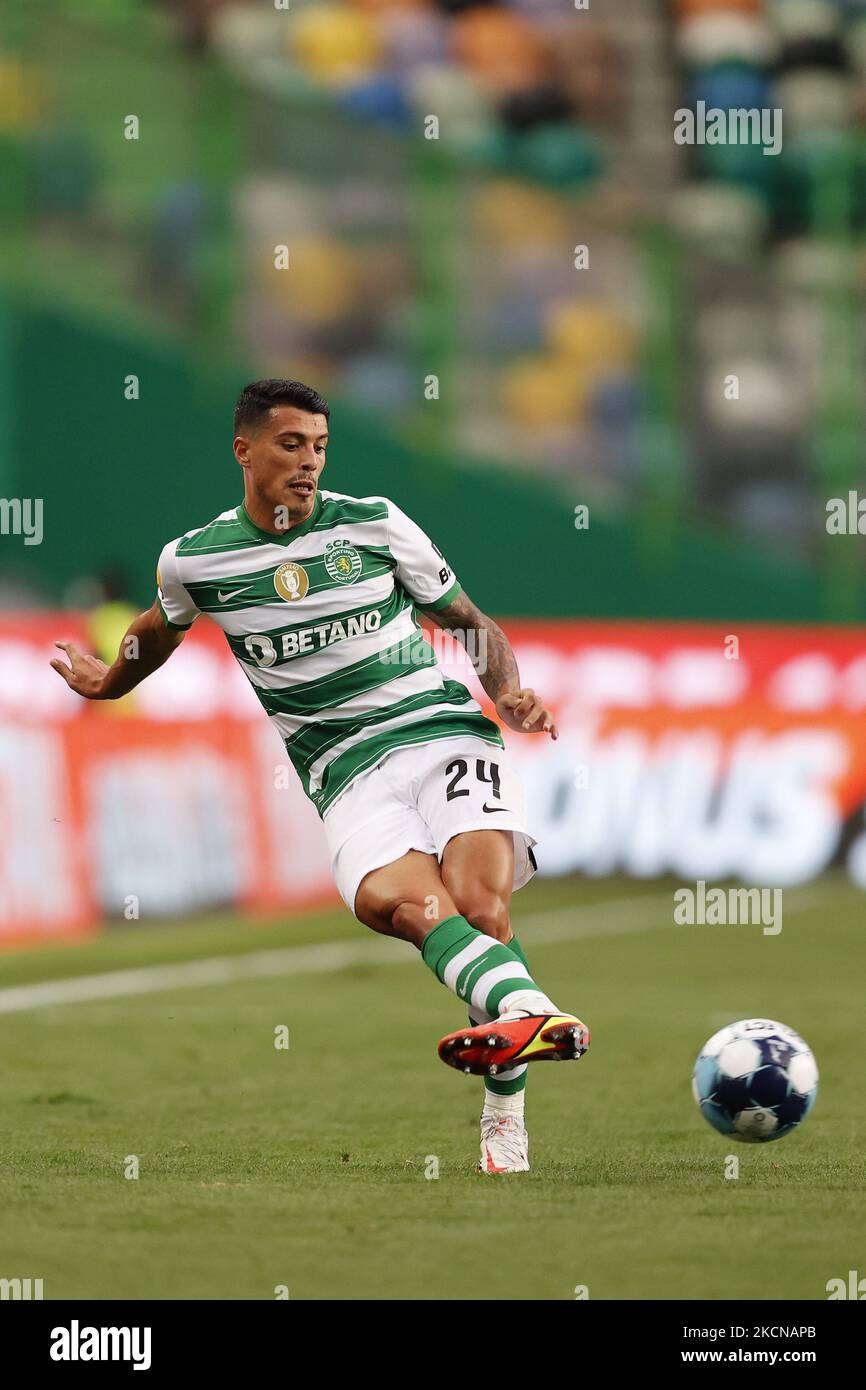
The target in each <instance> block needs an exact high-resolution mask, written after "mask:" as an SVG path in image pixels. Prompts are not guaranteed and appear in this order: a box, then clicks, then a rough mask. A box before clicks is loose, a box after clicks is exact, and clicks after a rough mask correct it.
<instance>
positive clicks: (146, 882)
mask: <svg viewBox="0 0 866 1390" xmlns="http://www.w3.org/2000/svg"><path fill="white" fill-rule="evenodd" d="M505 628H506V631H507V632H508V634H509V636H510V637H511V640H512V642H513V644H514V647H515V651H516V653H517V656H518V660H519V662H520V668H521V674H522V677H523V680H524V682H525V683H526V684H528V685H533V686H534V687H535V689H536V690H537V692H539V693H540V694H542V695H543V697H544V698H545V700H546V701H547V702H548V703H549V704H550V705H551V706H552V708H553V709H554V711H555V714H556V717H557V720H558V723H559V727H560V738H559V739H558V741H557V742H555V743H554V742H552V741H551V740H549V739H546V738H542V737H540V736H536V737H521V736H519V735H513V736H509V748H510V751H511V753H512V756H513V757H514V759H515V762H516V764H517V766H518V769H519V771H520V773H521V775H522V777H523V779H524V784H525V786H526V791H527V799H528V805H529V815H530V825H531V828H532V830H533V833H534V834H535V835H536V837H537V839H538V841H539V847H538V850H537V856H538V861H539V868H540V871H541V872H542V873H546V874H565V873H571V872H582V873H584V874H587V875H591V876H604V875H608V874H612V873H616V872H622V873H625V874H628V875H632V876H635V877H640V878H652V877H655V876H658V875H661V874H668V873H670V874H674V875H676V876H677V877H680V878H682V879H684V880H696V879H698V878H702V879H705V880H718V879H725V878H737V879H741V880H743V881H744V882H747V883H749V884H754V885H759V886H768V887H776V886H780V887H781V886H787V885H793V884H797V883H802V882H805V881H808V880H809V879H811V878H813V877H814V876H815V875H817V874H819V873H820V872H821V871H822V870H823V869H825V868H826V867H827V866H828V865H830V864H832V863H836V862H841V863H843V864H844V865H845V867H846V868H847V871H848V872H849V874H850V875H851V876H852V877H853V878H854V880H855V881H856V882H858V883H860V882H862V883H863V884H864V886H866V827H864V824H863V807H864V802H866V636H861V635H859V634H858V633H857V632H855V631H854V630H852V629H831V628H817V627H816V628H793V627H792V628H768V627H745V626H741V628H740V630H739V631H738V632H733V633H732V632H725V631H724V630H723V629H722V628H721V627H719V628H714V627H710V626H708V625H703V624H702V625H682V624H663V623H658V624H655V623H653V624H650V623H634V624H632V623H609V622H605V623H591V622H574V623H568V622H550V623H533V624H530V623H526V622H508V621H506V622H505ZM57 636H61V637H64V638H68V639H69V640H72V641H75V642H76V643H78V644H79V645H81V646H82V647H84V648H86V649H90V646H91V644H90V642H89V640H88V636H87V630H86V623H85V620H84V619H83V618H81V617H76V616H71V615H70V614H68V613H63V614H44V613H40V614H38V615H33V614H26V615H21V616H19V617H10V616H0V943H2V942H7V943H8V942H12V941H22V940H28V939H34V938H37V937H42V938H45V937H49V938H50V937H52V936H63V935H70V934H73V935H74V934H78V933H83V932H87V931H90V930H95V929H96V928H97V927H98V926H99V924H100V923H101V922H102V921H105V920H113V919H118V920H124V919H126V920H131V921H134V920H147V919H152V918H154V917H160V916H162V917H165V916H180V915H183V914H186V913H190V912H194V911H199V910H204V909H208V908H217V907H228V906H236V907H238V908H240V909H242V910H244V911H248V912H250V913H252V914H256V913H262V914H269V913H273V912H275V911H291V910H300V909H303V908H305V907H308V906H311V905H313V904H316V903H323V902H328V901H336V900H337V899H336V893H335V890H334V889H333V887H332V884H331V879H330V873H329V865H328V855H327V850H326V846H325V842H324V836H323V833H322V829H321V825H320V823H319V820H318V816H317V814H316V812H315V811H314V809H313V808H312V806H311V805H310V804H309V803H308V802H307V800H306V798H305V797H304V795H303V793H302V792H301V790H300V786H299V784H298V782H297V779H296V778H295V776H294V773H293V772H292V770H291V768H290V767H289V766H288V764H287V761H286V759H285V755H284V753H283V749H282V746H281V744H280V742H279V740H278V738H277V737H276V735H275V734H274V732H273V730H272V729H271V728H270V726H269V725H268V722H267V720H266V719H265V717H264V715H263V714H262V713H261V711H260V708H259V705H258V702H257V700H256V699H255V696H254V695H253V692H252V690H251V688H250V686H249V683H248V682H247V680H246V678H245V676H244V675H243V672H242V671H241V670H240V668H239V667H238V665H237V663H236V662H235V660H234V658H233V657H232V656H231V654H230V652H229V650H228V648H227V647H226V645H225V643H224V641H223V638H222V635H221V634H220V633H219V632H218V631H217V629H216V628H215V627H213V626H212V625H210V624H209V623H208V622H207V620H200V621H199V622H198V623H197V624H196V626H195V627H194V628H193V629H192V631H191V632H190V634H189V635H188V636H187V638H186V639H185V641H184V643H183V645H182V647H181V648H180V649H179V650H178V651H177V652H176V653H175V655H174V656H173V657H172V658H171V660H170V662H169V663H168V664H167V665H166V666H165V667H164V668H163V669H162V670H161V671H159V672H157V673H156V674H155V675H154V676H152V677H151V678H150V679H149V680H148V681H147V682H146V683H145V684H144V685H143V686H142V687H140V689H139V690H138V691H136V692H135V693H134V694H133V695H132V696H130V697H129V698H128V699H126V700H123V701H120V702H118V703H116V704H94V703H88V702H86V701H82V700H80V699H78V697H76V696H74V695H73V694H72V693H71V692H69V691H68V690H67V688H66V687H65V685H64V684H63V682H62V681H61V680H60V679H59V678H58V676H57V675H56V674H55V673H54V672H53V671H51V669H50V668H49V666H48V661H49V659H50V657H51V656H52V655H53V646H52V644H53V641H54V639H55V638H56V637H57ZM433 639H434V640H435V641H436V643H437V644H438V649H439V654H440V659H441V660H442V662H443V665H444V666H445V667H446V669H447V670H448V672H449V674H452V675H454V676H456V677H457V678H458V679H462V680H464V681H466V682H467V683H468V684H469V685H470V686H471V688H472V689H473V691H474V693H475V694H476V695H478V697H479V698H480V699H481V700H482V702H485V704H486V701H485V697H484V696H483V693H482V692H481V689H480V686H479V685H478V683H477V680H476V678H475V676H474V673H472V672H471V668H469V665H468V661H467V658H466V656H465V654H464V653H463V652H459V651H458V649H457V648H456V646H455V644H454V643H453V642H452V640H451V639H450V638H444V635H443V634H441V633H439V632H438V631H437V632H435V633H434V634H433ZM488 708H489V707H488Z"/></svg>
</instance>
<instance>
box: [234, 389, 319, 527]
mask: <svg viewBox="0 0 866 1390" xmlns="http://www.w3.org/2000/svg"><path fill="white" fill-rule="evenodd" d="M327 445H328V422H327V420H326V419H325V417H324V415H312V414H310V412H309V411H307V410H298V408H297V406H294V405H276V406H272V407H271V410H270V413H269V416H268V418H267V420H266V421H265V422H264V423H263V424H262V425H260V426H259V429H258V430H257V431H256V432H255V433H252V432H251V433H250V434H246V435H238V437H237V439H236V440H235V457H236V459H237V461H238V463H239V464H240V465H241V467H242V468H243V469H244V479H245V481H244V493H245V499H246V502H247V509H248V510H249V505H250V503H251V502H252V503H254V505H255V509H256V511H257V512H259V513H260V514H262V513H264V512H265V511H267V512H268V513H269V514H275V515H277V517H278V519H279V515H286V514H287V515H288V517H289V519H290V521H291V522H292V524H293V525H295V524H297V523H298V522H299V521H303V520H304V519H305V518H306V517H308V516H309V515H310V512H311V511H312V510H313V506H314V504H315V501H316V489H317V488H318V485H319V474H320V473H321V471H322V469H323V468H324V466H325V450H326V449H327ZM277 508H282V509H283V512H282V513H277ZM277 529H281V528H280V527H279V526H278V527H277Z"/></svg>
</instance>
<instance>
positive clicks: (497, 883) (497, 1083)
mask: <svg viewBox="0 0 866 1390" xmlns="http://www.w3.org/2000/svg"><path fill="white" fill-rule="evenodd" d="M442 881H443V883H444V884H445V887H446V888H447V889H448V892H449V895H450V897H451V898H452V900H453V902H454V903H455V904H456V906H457V910H458V912H460V913H461V915H462V916H463V917H465V918H466V920H467V922H469V923H470V924H471V925H472V926H473V927H475V928H476V930H478V931H483V932H485V933H486V934H487V935H488V936H492V937H495V938H496V940H497V941H503V942H505V944H506V945H509V946H510V947H511V949H512V950H513V951H515V952H516V953H517V955H518V956H519V958H520V960H521V961H522V962H523V964H524V965H525V966H526V967H527V969H528V968H529V962H528V961H527V959H526V956H525V955H524V953H523V950H522V949H521V947H520V944H519V942H518V940H517V938H516V936H515V935H514V932H513V930H512V927H511V919H510V906H511V890H512V884H513V882H514V838H513V836H512V834H511V832H510V831H508V830H470V831H466V832H465V833H464V834H461V835H455V836H454V838H453V839H451V840H449V841H448V844H447V845H446V846H445V850H444V853H443V855H442ZM469 1022H470V1023H471V1024H473V1025H478V1024H481V1023H492V1022H493V1018H492V1017H491V1015H490V1014H488V1013H486V1012H485V1011H484V1010H473V1009H471V1008H470V1010H469ZM526 1074H527V1064H526V1063H525V1062H521V1063H520V1064H519V1065H518V1066H516V1067H503V1068H502V1070H501V1071H499V1072H497V1074H496V1075H495V1076H490V1075H487V1076H486V1077H485V1078H484V1108H483V1110H482V1112H481V1163H480V1165H479V1167H480V1171H481V1172H483V1173H525V1172H527V1171H528V1170H529V1136H528V1135H527V1132H526V1122H525V1113H524V1112H525V1093H526Z"/></svg>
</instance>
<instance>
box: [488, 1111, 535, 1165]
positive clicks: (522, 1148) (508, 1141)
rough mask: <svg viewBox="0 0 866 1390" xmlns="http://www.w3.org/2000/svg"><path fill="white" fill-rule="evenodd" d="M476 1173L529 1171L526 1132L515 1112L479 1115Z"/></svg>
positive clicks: (527, 1136) (527, 1137)
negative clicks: (479, 1141) (478, 1158)
mask: <svg viewBox="0 0 866 1390" xmlns="http://www.w3.org/2000/svg"><path fill="white" fill-rule="evenodd" d="M478 1172H479V1173H528V1172H529V1135H528V1134H527V1133H526V1126H525V1125H524V1123H523V1121H522V1120H519V1119H518V1118H517V1116H516V1115H482V1116H481V1162H480V1163H479V1165H478Z"/></svg>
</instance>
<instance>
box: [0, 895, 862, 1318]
mask: <svg viewBox="0 0 866 1390" xmlns="http://www.w3.org/2000/svg"><path fill="white" fill-rule="evenodd" d="M641 891H643V892H645V893H646V900H645V904H643V905H638V907H637V909H635V908H634V907H632V908H630V909H626V910H623V909H622V908H621V907H620V906H618V903H619V901H620V900H621V899H622V898H623V897H624V896H634V895H635V894H638V893H640V892H641ZM862 901H863V900H862V895H860V894H858V893H857V892H856V891H855V890H853V889H852V888H851V887H849V886H848V885H846V884H845V883H843V882H842V881H841V880H827V881H825V882H823V883H822V884H820V885H817V886H813V887H811V888H809V889H808V890H804V891H803V892H801V893H795V892H793V891H792V892H790V893H786V895H785V912H786V916H785V924H784V929H783V931H782V933H781V935H780V936H778V937H775V938H773V937H764V936H762V935H761V932H760V929H759V928H754V927H728V928H713V927H695V928H687V927H675V926H673V925H672V901H671V896H670V891H669V889H667V888H665V887H664V886H662V888H661V889H660V887H659V885H653V886H651V887H649V888H648V889H645V890H640V889H638V888H635V886H634V885H631V886H628V885H624V884H622V883H619V884H614V885H601V884H584V883H579V882H576V881H573V880H572V881H561V882H558V883H543V884H542V883H537V884H535V885H533V886H532V887H530V888H529V889H528V890H526V891H525V892H524V893H522V894H520V895H518V897H517V898H516V899H515V908H516V914H515V916H516V921H517V926H518V930H519V929H520V920H519V919H520V916H521V915H523V916H526V915H527V914H530V915H531V916H532V919H533V921H532V923H531V924H529V925H528V926H527V929H526V931H525V933H522V935H523V937H524V944H525V946H526V948H527V951H528V953H529V955H530V959H531V961H532V963H533V968H534V973H535V974H536V976H537V978H538V979H539V982H540V983H542V984H543V985H544V986H545V987H546V988H548V989H549V990H550V992H551V993H553V994H554V996H555V997H556V998H557V1000H558V1001H560V1002H561V1003H562V1004H563V1006H564V1007H569V1008H574V1009H576V1010H577V1012H579V1013H581V1014H582V1016H583V1017H584V1018H586V1020H587V1021H588V1022H589V1023H590V1025H591V1026H592V1028H593V1034H594V1041H593V1046H592V1049H591V1052H590V1054H589V1055H588V1056H587V1057H586V1058H585V1059H584V1060H583V1061H582V1062H580V1063H579V1064H578V1065H567V1066H557V1067H548V1068H545V1067H541V1066H536V1067H535V1068H534V1069H532V1070H531V1072H530V1084H529V1102H528V1117H529V1124H530V1133H531V1136H532V1158H533V1164H534V1167H533V1171H532V1172H531V1173H530V1174H526V1175H521V1176H516V1177H513V1178H494V1179H489V1178H484V1177H480V1176H478V1175H476V1174H475V1173H474V1171H473V1165H474V1161H475V1158H476V1153H477V1115H478V1104H479V1088H480V1082H479V1081H478V1080H477V1079H472V1078H469V1077H463V1076H460V1075H458V1074H457V1073H456V1072H454V1071H451V1070H449V1069H447V1068H445V1067H443V1066H442V1065H441V1063H440V1062H439V1061H438V1060H437V1058H436V1055H435V1044H436V1041H437V1039H438V1037H439V1036H440V1035H441V1034H442V1033H444V1032H446V1031H449V1030H450V1029H452V1028H453V1027H455V1026H459V1022H460V1020H461V1017H462V1011H461V1008H460V1006H459V1004H458V1003H457V1002H456V1001H455V1000H454V999H453V998H452V997H450V996H449V995H448V994H447V992H446V991H444V990H443V989H442V987H441V986H439V985H437V984H436V982H435V981H434V979H433V978H432V976H431V975H430V973H429V971H427V970H426V969H425V968H424V966H423V965H422V964H421V963H420V961H419V960H418V958H417V956H415V954H414V953H413V952H411V950H410V949H409V948H406V959H405V964H404V963H399V962H398V963H385V962H384V961H382V959H381V956H380V955H379V947H380V943H379V942H378V941H377V940H376V938H374V937H373V936H371V935H368V934H365V933H364V930H363V929H362V928H361V927H359V926H357V924H354V923H353V922H352V921H351V919H350V918H349V917H348V916H347V915H346V914H345V913H344V912H325V913H319V914H316V915H311V916H310V917H308V918H305V919H304V920H303V921H300V922H296V923H294V924H292V925H291V926H287V925H279V926H274V927H255V926H251V925H249V924H245V923H242V922H238V921H235V920H232V919H230V918H220V919H212V920H211V921H210V922H197V923H184V924H177V925H175V926H170V925H160V926H146V925H135V926H127V927H123V928H117V929H114V930H111V931H109V932H107V933H105V934H104V935H103V936H101V937H99V938H97V939H96V940H95V941H93V942H91V943H88V944H87V945H85V946H78V947H67V948H51V949H46V950H39V951H28V952H16V953H11V954H7V955H5V956H2V957H0V984H2V985H3V986H7V985H14V984H21V983H27V982H33V981H36V980H42V979H61V978H64V977H66V976H71V975H73V974H82V973H96V972H99V971H103V970H115V969H118V968H124V967H126V966H138V965H143V964H144V965H147V964H159V963H163V962H168V961H180V960H195V959H198V958H202V957H205V956H211V955H223V954H230V953H237V952H242V951H247V950H250V949H260V948H262V947H266V948H268V949H271V948H275V947H280V946H284V945H303V944H308V943H313V942H321V941H331V940H354V941H356V942H358V941H364V942H367V941H368V942H369V950H370V956H369V963H368V964H364V965H363V966H360V967H354V968H348V969H344V970H340V971H337V972H334V973H331V974H327V975H314V974H308V975H304V976H297V977H296V978H291V977H288V976H282V977H279V978H273V979H265V980H260V981H243V982H240V983H233V984H224V985H216V986H213V985H211V986H207V987H202V988H196V989H190V988H188V989H183V990H172V991H168V992H164V993H159V994H151V995H142V996H134V997H131V998H119V999H107V1000H102V1001H99V1002H93V1003H80V1004H64V1005H55V1006H51V1007H49V1008H42V1009H38V1010H33V1011H32V1012H22V1013H14V1014H7V1015H0V1056H2V1059H3V1061H2V1069H3V1104H2V1109H0V1277H7V1278H11V1277H15V1276H18V1277H31V1278H39V1277H41V1278H42V1279H43V1280H44V1283H45V1295H46V1297H48V1298H181V1299H183V1298H191V1299H196V1298H259V1299H260V1298H264V1299H270V1298H273V1297H274V1289H275V1286H277V1285H280V1284H285V1285H287V1286H288V1288H289V1291H290V1296H291V1297H292V1298H293V1299H304V1298H309V1299H325V1298H338V1299H354V1298H369V1297H372V1298H384V1299H392V1298H412V1299H415V1298H459V1299H473V1298H485V1299H486V1298H520V1299H522V1298H544V1299H570V1298H573V1297H574V1288H575V1286H576V1285H578V1284H586V1285H588V1286H589V1291H590V1297H591V1298H593V1299H598V1298H617V1299H620V1298H631V1299H635V1298H637V1299H640V1298H691V1299H716V1298H747V1299H748V1298H757V1299H760V1298H809V1299H816V1298H817V1299H821V1298H825V1297H826V1293H825V1284H826V1282H827V1280H828V1279H830V1278H833V1277H836V1276H842V1277H846V1276H847V1271H848V1270H849V1269H859V1270H860V1272H861V1273H866V1240H864V1234H866V1219H864V1209H866V1203H864V1187H866V1182H864V1164H863V1138H864V1129H866V1126H864V1112H866V1095H864V1086H863V1078H862V1073H861V1072H860V1061H861V1058H862V1051H863V1049H862V1037H861V1035H862V1018H863V981H864V964H866V937H864V933H863V929H862ZM591 903H595V904H596V905H597V918H596V917H595V915H594V914H593V913H592V912H591V911H590V912H587V904H591ZM564 907H565V908H569V907H573V908H574V909H577V910H578V911H577V912H576V913H575V916H574V924H575V929H576V930H575V934H574V936H573V938H572V939H560V940H558V941H556V942H551V941H548V942H547V943H545V942H543V941H542V940H541V939H540V938H539V939H537V940H534V939H533V938H534V937H536V938H538V936H539V932H543V931H544V929H545V928H544V924H543V922H539V914H542V913H545V912H547V911H551V912H553V911H555V912H556V914H557V915H556V919H555V924H556V926H557V928H558V929H559V930H560V931H562V930H563V929H564V928H566V929H567V927H568V925H569V920H570V913H569V912H566V913H565V914H564V915H563V912H562V909H563V908H564ZM596 923H597V925H598V926H599V927H601V928H603V929H604V928H606V930H602V931H600V932H596V931H595V929H594V928H595V926H596ZM641 926H646V927H647V928H648V929H647V930H636V929H635V928H636V927H638V928H639V927H641ZM756 1014H761V1015H763V1014H766V1015H768V1016H770V1017H777V1018H780V1019H781V1020H783V1021H784V1022H787V1023H790V1024H791V1025H792V1026H794V1027H796V1028H798V1029H799V1030H800V1031H802V1032H803V1034H804V1035H805V1037H806V1038H807V1039H808V1040H809V1042H810V1043H811V1045H812V1047H813V1048H814V1049H815V1052H816V1054H817V1057H818V1062H819V1066H820V1067H821V1073H822V1081H821V1092H820V1095H819V1098H818V1103H817V1106H816V1108H815V1111H814V1113H813V1115H812V1116H811V1117H810V1119H809V1120H808V1122H807V1124H806V1125H805V1126H804V1127H803V1129H802V1130H801V1131H799V1132H796V1133H794V1134H793V1135H791V1136H789V1137H787V1138H785V1139H783V1140H782V1141H781V1142H779V1143H776V1144H767V1145H764V1146H747V1145H736V1144H734V1145H732V1144H731V1143H730V1142H729V1141H727V1140H725V1139H724V1138H723V1137H722V1136H720V1135H717V1134H715V1132H714V1131H712V1130H711V1129H710V1128H709V1127H708V1126H707V1125H706V1124H705V1123H704V1122H703V1121H702V1119H701V1118H700V1116H699V1114H698V1112H697V1110H696V1108H695V1106H694V1103H693V1101H692V1098H691V1095H690V1090H689V1080H690V1073H691V1065H692V1062H693V1058H694V1054H695V1052H696V1051H697V1049H698V1047H699V1046H700V1044H701V1043H702V1042H703V1041H704V1040H705V1038H706V1037H708V1036H709V1034H710V1033H711V1032H713V1031H714V1030H715V1029H716V1028H717V1027H719V1026H720V1025H721V1024H722V1023H724V1022H727V1021H730V1020H733V1019H735V1018H740V1017H744V1016H749V1015H756ZM279 1024H286V1025H288V1027H289V1029H290V1032H291V1046H290V1049H289V1050H288V1051H277V1050H275V1048H274V1045H273V1037H274V1028H275V1027H276V1026H277V1025H279ZM730 1152H736V1153H737V1155H738V1157H739V1160H740V1177H739V1179H738V1180H736V1181H726V1180H725V1176H724V1159H725V1156H726V1154H728V1153H730ZM133 1154H134V1155H137V1156H138V1159H139V1161H140V1177H139V1179H138V1180H137V1181H131V1180H127V1179H125V1178H124V1160H125V1158H126V1156H127V1155H133ZM428 1155H436V1156H437V1158H438V1160H439V1178H438V1180H435V1181H428V1180H427V1179H425V1176H424V1172H425V1160H426V1159H427V1157H428Z"/></svg>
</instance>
